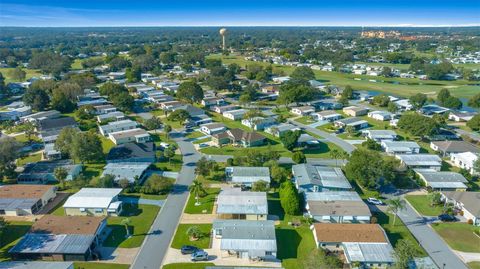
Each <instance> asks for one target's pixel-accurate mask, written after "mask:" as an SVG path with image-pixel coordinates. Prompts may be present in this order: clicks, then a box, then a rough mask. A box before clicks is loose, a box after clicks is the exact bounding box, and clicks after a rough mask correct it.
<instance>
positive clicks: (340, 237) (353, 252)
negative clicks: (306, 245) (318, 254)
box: [313, 223, 394, 268]
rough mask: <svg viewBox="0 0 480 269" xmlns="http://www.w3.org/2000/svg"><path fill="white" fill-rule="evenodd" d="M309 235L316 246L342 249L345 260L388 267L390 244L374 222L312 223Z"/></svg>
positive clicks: (335, 249)
mask: <svg viewBox="0 0 480 269" xmlns="http://www.w3.org/2000/svg"><path fill="white" fill-rule="evenodd" d="M313 236H314V238H315V243H316V244H317V246H318V247H321V248H325V249H328V250H331V251H339V250H340V251H343V253H344V255H345V259H346V261H347V263H349V264H352V263H359V264H360V266H358V267H359V268H389V267H390V266H391V265H392V264H393V263H394V257H393V248H392V245H391V244H390V242H389V240H388V238H387V235H386V234H385V231H384V230H383V229H382V227H380V225H378V224H359V223H355V224H352V223H349V224H346V223H315V224H314V225H313Z"/></svg>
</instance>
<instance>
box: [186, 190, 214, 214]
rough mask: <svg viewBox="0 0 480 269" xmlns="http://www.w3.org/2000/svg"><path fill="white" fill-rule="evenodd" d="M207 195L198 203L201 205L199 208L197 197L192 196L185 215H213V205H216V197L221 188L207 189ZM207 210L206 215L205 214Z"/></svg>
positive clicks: (189, 198)
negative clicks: (196, 203) (196, 201)
mask: <svg viewBox="0 0 480 269" xmlns="http://www.w3.org/2000/svg"><path fill="white" fill-rule="evenodd" d="M205 191H206V192H207V195H205V196H204V197H200V198H199V199H198V201H199V202H200V203H201V204H200V205H199V206H196V205H195V195H194V194H190V196H189V197H188V201H187V206H186V207H185V213H187V214H205V213H206V214H211V213H212V209H213V204H214V203H215V197H216V196H217V195H218V193H219V192H220V189H219V188H206V189H205ZM204 210H205V213H204V212H203V211H204Z"/></svg>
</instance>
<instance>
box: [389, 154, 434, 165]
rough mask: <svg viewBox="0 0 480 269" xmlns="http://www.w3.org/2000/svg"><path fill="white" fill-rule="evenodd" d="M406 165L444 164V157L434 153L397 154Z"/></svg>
mask: <svg viewBox="0 0 480 269" xmlns="http://www.w3.org/2000/svg"><path fill="white" fill-rule="evenodd" d="M396 157H397V159H400V160H401V161H402V162H404V163H405V164H406V165H412V166H442V159H440V157H438V156H437V155H434V154H397V155H396Z"/></svg>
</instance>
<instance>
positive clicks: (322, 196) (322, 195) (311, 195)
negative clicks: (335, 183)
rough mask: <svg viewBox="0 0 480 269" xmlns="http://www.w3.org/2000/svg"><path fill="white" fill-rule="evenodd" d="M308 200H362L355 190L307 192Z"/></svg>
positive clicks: (306, 198) (306, 197)
mask: <svg viewBox="0 0 480 269" xmlns="http://www.w3.org/2000/svg"><path fill="white" fill-rule="evenodd" d="M305 200H307V201H362V198H360V195H358V193H357V192H355V191H325V192H306V193H305Z"/></svg>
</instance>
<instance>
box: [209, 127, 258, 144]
mask: <svg viewBox="0 0 480 269" xmlns="http://www.w3.org/2000/svg"><path fill="white" fill-rule="evenodd" d="M265 140H266V137H265V136H263V135H261V134H259V133H257V132H247V131H244V130H242V129H231V130H227V131H225V132H223V133H219V134H215V135H213V136H212V142H213V144H214V145H216V146H217V147H220V146H223V145H226V144H233V145H235V146H241V147H245V148H248V147H255V146H261V145H263V144H265Z"/></svg>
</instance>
